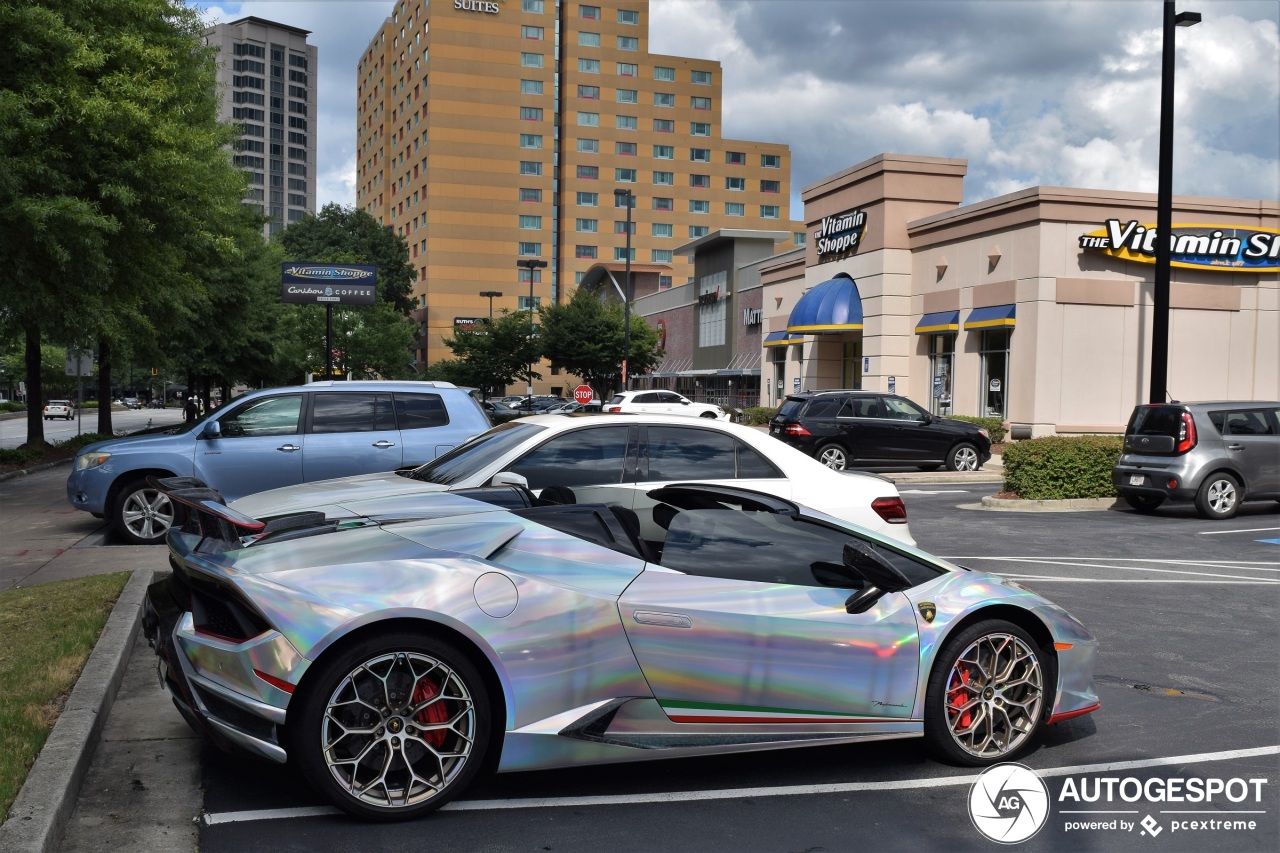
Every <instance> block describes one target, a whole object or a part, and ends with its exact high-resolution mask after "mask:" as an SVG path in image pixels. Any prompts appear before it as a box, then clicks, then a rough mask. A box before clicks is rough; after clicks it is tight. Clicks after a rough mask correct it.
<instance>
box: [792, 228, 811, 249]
mask: <svg viewBox="0 0 1280 853" xmlns="http://www.w3.org/2000/svg"><path fill="white" fill-rule="evenodd" d="M791 242H793V243H795V244H796V245H797V246H803V245H804V244H806V243H808V242H809V234H808V232H806V231H796V232H795V233H793V234H792V235H791Z"/></svg>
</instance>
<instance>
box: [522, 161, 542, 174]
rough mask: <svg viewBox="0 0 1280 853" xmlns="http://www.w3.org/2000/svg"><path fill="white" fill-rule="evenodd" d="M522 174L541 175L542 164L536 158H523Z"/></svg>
mask: <svg viewBox="0 0 1280 853" xmlns="http://www.w3.org/2000/svg"><path fill="white" fill-rule="evenodd" d="M520 174H522V175H541V174H542V164H541V163H539V162H537V161H535V160H521V161H520Z"/></svg>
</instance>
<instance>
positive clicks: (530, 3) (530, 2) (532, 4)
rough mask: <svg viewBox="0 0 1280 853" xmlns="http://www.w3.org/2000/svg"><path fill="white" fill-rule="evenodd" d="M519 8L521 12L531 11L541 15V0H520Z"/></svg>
mask: <svg viewBox="0 0 1280 853" xmlns="http://www.w3.org/2000/svg"><path fill="white" fill-rule="evenodd" d="M520 10H521V11H522V12H532V13H534V14H535V15H541V14H542V12H543V8H542V0H521V3H520Z"/></svg>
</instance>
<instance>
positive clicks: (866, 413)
mask: <svg viewBox="0 0 1280 853" xmlns="http://www.w3.org/2000/svg"><path fill="white" fill-rule="evenodd" d="M819 402H820V401H819V400H816V399H815V400H814V401H813V402H812V403H810V404H809V408H810V409H811V410H813V411H814V414H815V416H816V417H813V418H810V417H809V415H808V413H806V421H808V420H813V421H814V423H815V424H821V425H823V430H824V431H829V432H831V433H832V434H833V436H834V438H835V439H836V440H837V441H838V442H839V443H840V444H842V445H843V446H844V448H845V450H846V451H848V453H849V457H850V459H851V460H853V459H857V460H868V459H880V458H883V456H884V453H885V444H886V442H887V441H888V434H889V429H890V427H889V426H888V424H887V422H886V421H885V420H884V419H883V418H881V417H880V403H879V398H877V397H858V396H853V397H845V398H844V399H840V398H832V399H830V400H827V401H825V403H826V406H825V408H820V407H818V405H817V404H818V403H819ZM827 424H829V426H827ZM809 431H810V432H811V433H813V434H814V435H819V434H820V433H818V432H815V431H814V428H813V427H809ZM819 446H820V445H819Z"/></svg>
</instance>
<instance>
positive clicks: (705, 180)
mask: <svg viewBox="0 0 1280 853" xmlns="http://www.w3.org/2000/svg"><path fill="white" fill-rule="evenodd" d="M689 186H691V187H697V188H698V189H710V188H711V176H710V175H690V176H689Z"/></svg>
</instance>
